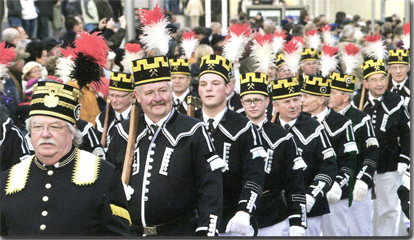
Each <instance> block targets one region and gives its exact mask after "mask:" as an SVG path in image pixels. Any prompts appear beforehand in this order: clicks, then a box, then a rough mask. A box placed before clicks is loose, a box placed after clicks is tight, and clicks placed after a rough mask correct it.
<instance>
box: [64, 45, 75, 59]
mask: <svg viewBox="0 0 414 240" xmlns="http://www.w3.org/2000/svg"><path fill="white" fill-rule="evenodd" d="M73 50H74V49H73V48H71V47H67V48H66V49H64V48H60V51H61V52H62V54H63V56H64V57H69V56H71V55H72V58H74V57H76V53H75V52H74V51H73Z"/></svg>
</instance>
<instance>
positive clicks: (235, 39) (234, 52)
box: [223, 32, 248, 63]
mask: <svg viewBox="0 0 414 240" xmlns="http://www.w3.org/2000/svg"><path fill="white" fill-rule="evenodd" d="M229 34H230V37H229V38H227V39H226V40H225V41H224V45H223V56H224V57H225V58H227V59H228V60H229V61H230V62H233V63H234V62H236V61H239V59H240V58H241V56H242V55H243V52H244V46H245V45H246V43H247V42H248V37H247V36H245V35H243V34H242V35H240V36H237V35H236V34H235V33H232V32H230V33H229Z"/></svg>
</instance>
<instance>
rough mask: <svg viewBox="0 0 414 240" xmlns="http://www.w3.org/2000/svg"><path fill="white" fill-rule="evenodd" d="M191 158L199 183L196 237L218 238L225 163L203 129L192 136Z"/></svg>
mask: <svg viewBox="0 0 414 240" xmlns="http://www.w3.org/2000/svg"><path fill="white" fill-rule="evenodd" d="M192 137H193V138H197V139H196V141H194V142H193V146H194V147H193V148H192V153H191V154H192V156H194V162H195V168H194V169H195V171H196V177H197V181H198V182H199V188H198V195H199V205H198V219H199V221H198V227H197V229H196V235H201V236H218V226H219V223H220V219H221V214H222V211H223V181H222V171H221V167H223V168H224V167H225V166H226V163H225V162H224V161H223V160H222V159H221V158H220V157H219V156H218V154H217V153H216V151H215V149H214V146H213V144H212V142H211V139H210V137H209V135H208V133H207V131H206V130H205V128H204V127H200V128H199V129H198V130H197V131H196V132H195V134H194V135H193V136H192Z"/></svg>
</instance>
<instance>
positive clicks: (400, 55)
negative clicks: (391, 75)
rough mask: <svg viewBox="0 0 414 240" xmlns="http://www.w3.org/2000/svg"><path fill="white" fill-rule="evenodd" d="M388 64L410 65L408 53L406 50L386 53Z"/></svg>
mask: <svg viewBox="0 0 414 240" xmlns="http://www.w3.org/2000/svg"><path fill="white" fill-rule="evenodd" d="M388 57H389V58H388V64H389V65H391V64H407V65H408V64H410V51H408V50H407V49H396V50H390V51H389V52H388Z"/></svg>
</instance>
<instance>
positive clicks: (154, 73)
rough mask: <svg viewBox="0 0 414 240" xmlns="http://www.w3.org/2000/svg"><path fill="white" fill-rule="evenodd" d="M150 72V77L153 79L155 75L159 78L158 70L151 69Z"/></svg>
mask: <svg viewBox="0 0 414 240" xmlns="http://www.w3.org/2000/svg"><path fill="white" fill-rule="evenodd" d="M149 72H150V73H151V76H150V77H152V76H153V75H155V76H156V77H157V76H158V73H157V72H158V70H157V69H155V68H152V69H150V70H149Z"/></svg>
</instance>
